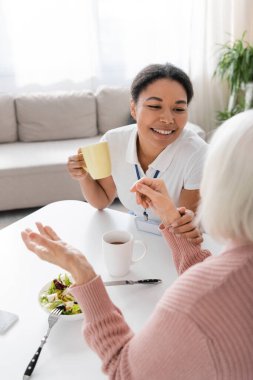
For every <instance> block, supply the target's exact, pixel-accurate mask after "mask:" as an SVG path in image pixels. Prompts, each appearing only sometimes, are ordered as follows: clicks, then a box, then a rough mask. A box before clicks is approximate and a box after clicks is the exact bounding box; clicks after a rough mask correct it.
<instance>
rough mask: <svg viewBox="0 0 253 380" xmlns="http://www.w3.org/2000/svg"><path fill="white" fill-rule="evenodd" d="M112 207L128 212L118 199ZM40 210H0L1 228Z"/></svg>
mask: <svg viewBox="0 0 253 380" xmlns="http://www.w3.org/2000/svg"><path fill="white" fill-rule="evenodd" d="M110 208H112V209H114V210H118V211H122V212H127V210H126V209H125V207H124V206H122V204H121V203H120V202H119V200H116V201H115V202H113V204H112V205H111V206H110ZM36 210H38V208H27V209H20V210H10V211H0V229H2V228H4V227H6V226H8V225H9V224H11V223H14V222H16V221H17V220H18V219H21V218H24V217H25V216H26V215H28V214H30V213H32V212H34V211H36Z"/></svg>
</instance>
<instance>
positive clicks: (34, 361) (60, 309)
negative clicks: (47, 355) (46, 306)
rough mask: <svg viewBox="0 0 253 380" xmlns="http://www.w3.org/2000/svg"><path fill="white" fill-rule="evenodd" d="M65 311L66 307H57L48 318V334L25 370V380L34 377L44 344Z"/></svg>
mask: <svg viewBox="0 0 253 380" xmlns="http://www.w3.org/2000/svg"><path fill="white" fill-rule="evenodd" d="M63 310H64V307H62V306H57V307H56V308H55V309H53V310H52V311H51V313H50V315H49V317H48V329H47V332H46V335H44V337H43V338H42V340H41V344H40V346H39V348H38V349H37V351H36V353H35V355H34V356H33V358H32V360H31V361H30V363H29V364H28V366H27V368H26V370H25V373H24V376H23V380H25V379H29V378H30V376H31V375H32V373H33V370H34V368H35V366H36V364H37V361H38V359H39V356H40V353H41V351H42V348H43V346H44V344H45V343H46V341H47V338H48V336H49V334H50V331H51V329H52V327H53V326H54V325H55V324H56V322H57V321H58V319H59V316H60V315H61V313H62V312H63Z"/></svg>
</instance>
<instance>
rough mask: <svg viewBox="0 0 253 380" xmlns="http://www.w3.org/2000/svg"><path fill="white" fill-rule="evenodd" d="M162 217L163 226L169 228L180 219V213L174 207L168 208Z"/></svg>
mask: <svg viewBox="0 0 253 380" xmlns="http://www.w3.org/2000/svg"><path fill="white" fill-rule="evenodd" d="M160 217H161V221H162V224H163V225H164V226H165V227H169V226H170V225H171V224H172V223H173V222H175V220H177V219H178V218H180V213H179V211H178V210H177V209H176V207H175V206H174V205H173V207H170V208H168V209H167V210H166V212H164V213H163V214H162V215H161V216H160Z"/></svg>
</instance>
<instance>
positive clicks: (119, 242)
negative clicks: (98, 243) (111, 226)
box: [102, 230, 147, 276]
mask: <svg viewBox="0 0 253 380" xmlns="http://www.w3.org/2000/svg"><path fill="white" fill-rule="evenodd" d="M137 244H139V245H141V246H142V247H143V252H142V254H141V255H140V256H139V257H137V258H133V252H134V245H137ZM102 246H103V253H104V259H105V264H106V267H107V270H108V272H109V274H110V275H111V276H125V275H126V274H127V273H128V272H129V270H130V266H131V264H133V263H136V262H138V261H140V260H141V259H143V257H144V256H145V255H146V252H147V248H146V246H145V244H144V243H143V242H142V241H141V240H134V238H133V235H132V234H131V233H130V232H128V231H120V230H114V231H109V232H106V233H105V234H104V235H103V236H102Z"/></svg>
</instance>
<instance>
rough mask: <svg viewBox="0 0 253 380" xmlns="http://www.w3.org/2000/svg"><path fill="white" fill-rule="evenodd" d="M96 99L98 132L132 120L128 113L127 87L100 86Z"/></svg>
mask: <svg viewBox="0 0 253 380" xmlns="http://www.w3.org/2000/svg"><path fill="white" fill-rule="evenodd" d="M96 100H97V110H98V130H99V132H100V133H105V132H107V131H108V130H109V129H113V128H116V127H121V126H122V125H127V124H130V123H133V122H134V120H131V115H130V90H129V89H128V88H119V87H100V89H98V91H97V93H96Z"/></svg>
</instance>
